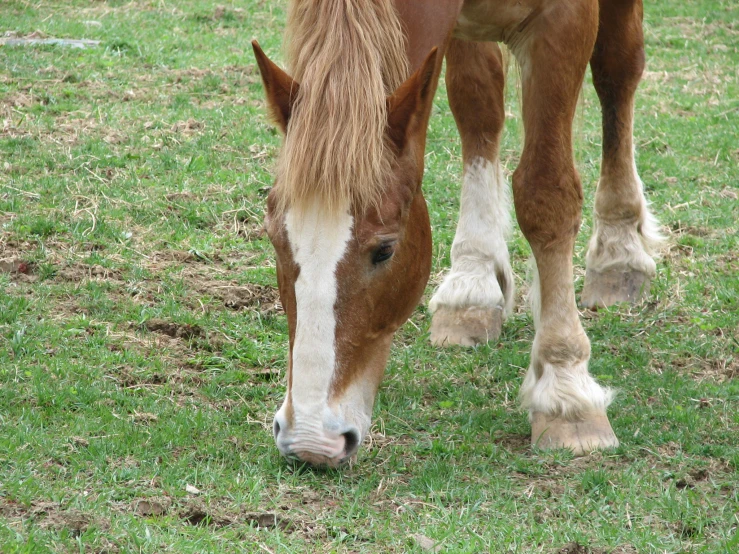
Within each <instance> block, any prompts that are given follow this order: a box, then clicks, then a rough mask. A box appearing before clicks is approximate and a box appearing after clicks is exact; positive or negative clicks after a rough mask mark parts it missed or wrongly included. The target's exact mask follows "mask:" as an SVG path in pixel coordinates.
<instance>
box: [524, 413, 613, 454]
mask: <svg viewBox="0 0 739 554" xmlns="http://www.w3.org/2000/svg"><path fill="white" fill-rule="evenodd" d="M531 445H532V446H534V447H536V448H546V449H549V448H569V449H570V450H572V453H573V454H574V455H575V456H583V455H585V454H588V453H590V452H592V451H593V450H603V449H605V448H615V447H616V446H618V439H617V438H616V434H615V433H614V432H613V428H611V423H610V422H609V421H608V416H607V415H605V414H599V415H590V416H588V417H586V418H585V419H583V420H581V421H567V420H566V419H564V418H563V417H554V418H549V417H547V416H546V415H544V414H543V413H541V412H534V413H533V414H532V415H531Z"/></svg>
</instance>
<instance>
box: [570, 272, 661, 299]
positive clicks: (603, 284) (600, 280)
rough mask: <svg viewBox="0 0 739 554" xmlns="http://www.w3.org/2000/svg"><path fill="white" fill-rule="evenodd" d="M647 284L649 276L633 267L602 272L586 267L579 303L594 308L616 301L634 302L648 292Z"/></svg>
mask: <svg viewBox="0 0 739 554" xmlns="http://www.w3.org/2000/svg"><path fill="white" fill-rule="evenodd" d="M649 285H650V278H649V276H648V275H647V274H646V273H643V272H641V271H637V270H634V269H629V270H626V271H622V270H619V269H612V270H607V271H603V272H600V271H595V270H593V269H588V270H586V271H585V286H584V287H583V289H582V295H581V296H580V304H581V305H582V307H583V308H596V307H605V306H611V305H612V304H616V303H617V302H636V301H637V300H640V299H641V298H643V297H645V296H647V295H648V294H649Z"/></svg>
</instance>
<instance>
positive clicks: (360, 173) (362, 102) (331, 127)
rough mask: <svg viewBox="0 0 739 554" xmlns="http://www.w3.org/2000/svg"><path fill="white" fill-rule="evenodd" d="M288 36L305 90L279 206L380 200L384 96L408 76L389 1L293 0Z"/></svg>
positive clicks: (280, 182) (386, 156) (332, 206)
mask: <svg viewBox="0 0 739 554" xmlns="http://www.w3.org/2000/svg"><path fill="white" fill-rule="evenodd" d="M286 38H287V59H288V65H289V69H290V71H291V72H292V75H293V77H294V79H295V80H296V81H297V82H298V83H300V88H299V92H298V94H297V97H296V99H295V102H294V104H293V109H292V113H291V116H290V123H289V126H288V130H287V134H286V137H285V143H284V145H283V148H282V151H281V153H280V156H279V159H278V163H277V186H276V188H275V191H276V199H277V209H278V210H281V211H284V210H285V209H286V208H288V207H295V206H300V205H305V204H306V203H309V202H311V203H312V202H316V201H317V202H318V203H319V204H320V205H322V206H324V207H325V209H327V210H328V211H335V210H337V209H340V208H341V207H344V206H346V205H347V204H348V205H352V206H353V207H354V208H355V209H357V210H360V211H362V210H364V209H366V208H367V207H369V206H370V205H373V204H374V205H377V204H379V200H380V197H381V196H382V193H383V190H384V186H385V184H386V182H387V174H388V172H389V169H390V151H389V148H388V146H387V144H386V140H387V139H386V127H387V101H386V99H387V96H388V95H389V94H391V93H392V92H393V91H394V90H395V89H396V88H397V87H399V86H400V84H402V82H403V81H404V79H405V78H406V77H407V74H408V62H407V59H406V56H405V37H404V34H403V30H402V27H401V24H400V20H399V18H398V15H397V13H396V12H395V8H394V6H393V4H392V2H391V0H378V1H373V2H367V1H366V0H326V1H323V2H317V1H315V0H294V1H293V2H292V3H291V5H290V9H289V13H288V24H287V30H286Z"/></svg>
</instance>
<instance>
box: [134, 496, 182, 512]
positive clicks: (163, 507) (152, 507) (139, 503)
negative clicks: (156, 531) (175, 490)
mask: <svg viewBox="0 0 739 554" xmlns="http://www.w3.org/2000/svg"><path fill="white" fill-rule="evenodd" d="M131 508H132V511H133V513H135V514H136V515H137V516H140V517H158V516H163V515H166V514H167V513H168V512H169V510H170V509H171V508H172V499H171V498H169V497H167V496H161V497H156V498H141V499H139V500H134V501H133V503H132V504H131Z"/></svg>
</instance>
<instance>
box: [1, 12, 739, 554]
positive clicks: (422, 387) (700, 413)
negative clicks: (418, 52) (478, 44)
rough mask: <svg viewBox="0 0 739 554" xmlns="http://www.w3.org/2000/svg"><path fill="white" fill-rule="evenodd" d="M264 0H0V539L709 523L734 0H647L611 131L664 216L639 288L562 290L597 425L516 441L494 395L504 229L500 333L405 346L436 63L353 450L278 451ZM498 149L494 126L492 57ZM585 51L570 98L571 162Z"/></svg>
mask: <svg viewBox="0 0 739 554" xmlns="http://www.w3.org/2000/svg"><path fill="white" fill-rule="evenodd" d="M285 7H286V1H285V0H276V1H273V2H268V1H265V0H241V1H234V2H228V1H225V0H224V1H223V2H221V3H218V2H213V1H208V0H181V1H176V2H175V1H172V0H108V1H91V0H53V1H50V0H30V1H29V0H3V2H2V5H1V6H0V31H1V32H2V33H6V34H5V37H6V38H8V37H10V36H11V35H9V34H7V33H8V32H13V33H15V35H14V36H17V37H27V36H29V35H31V34H32V33H36V34H35V35H33V36H36V37H42V38H43V37H55V38H85V39H92V40H98V41H100V44H99V45H97V46H95V47H90V48H86V49H74V48H69V47H64V46H59V45H56V46H54V45H51V46H49V45H32V46H16V47H11V46H0V113H1V117H0V119H1V120H2V128H1V129H0V550H1V551H2V552H3V553H16V552H17V553H21V552H28V553H37V552H86V553H88V552H99V553H102V552H108V553H112V552H145V553H148V552H164V551H169V552H178V553H190V552H192V553H195V552H273V553H278V552H382V553H385V552H432V551H439V552H453V553H464V552H469V553H477V552H520V553H532V552H541V553H545V554H552V553H557V552H564V553H571V554H574V553H586V552H589V553H596V554H606V553H614V554H616V553H619V554H626V553H678V552H685V553H688V552H695V553H698V552H701V553H702V552H705V553H719V552H727V553H729V552H737V551H739V533H738V532H737V528H738V527H739V492H738V487H737V483H738V480H739V410H738V406H739V238H738V237H739V227H738V224H737V221H738V220H739V141H738V140H737V124H738V122H739V73H738V71H737V68H738V67H739V23H737V22H739V5H737V3H736V2H734V1H733V0H702V1H701V2H694V1H685V2H674V1H672V0H653V1H648V2H647V6H646V7H645V37H646V44H647V70H646V73H645V75H644V79H643V81H642V84H641V87H640V92H639V94H638V97H637V108H636V129H635V143H636V145H637V163H638V166H639V170H640V173H641V176H642V179H643V181H644V184H645V188H646V191H647V196H648V199H649V200H651V202H652V209H653V211H654V213H655V215H656V216H657V217H658V218H659V220H660V222H661V224H662V225H663V230H664V232H665V234H667V235H668V241H667V246H666V249H665V251H664V254H663V256H662V258H661V260H660V261H659V262H658V270H657V271H658V275H657V278H656V279H655V281H654V283H653V285H652V292H651V295H650V296H649V298H648V299H646V300H644V301H643V302H640V303H638V304H636V305H633V306H629V305H619V306H617V307H614V308H611V309H607V310H599V311H586V312H583V314H582V317H583V323H584V326H585V329H586V331H587V333H588V335H589V337H590V339H591V341H592V360H591V366H590V367H591V372H592V374H593V375H594V376H595V377H596V378H597V379H598V380H599V381H600V382H601V383H604V384H607V385H610V386H613V387H615V388H617V389H618V390H619V391H620V394H619V396H618V397H617V399H616V401H615V402H614V404H613V405H612V406H611V408H610V410H609V415H610V418H611V422H612V424H613V427H614V430H615V432H616V434H617V435H618V437H619V438H620V440H621V446H620V447H619V448H618V449H616V450H613V451H607V452H602V453H594V454H591V455H590V456H586V457H582V458H573V457H572V456H571V455H570V454H569V453H567V452H563V451H551V452H542V451H533V450H532V449H531V447H530V446H529V424H528V422H527V418H526V415H525V414H524V413H522V412H521V411H520V410H519V409H518V407H517V403H516V396H517V393H518V389H519V386H520V384H521V379H522V377H523V375H524V373H525V370H526V368H527V366H528V359H529V351H530V348H531V340H532V339H533V333H534V331H533V322H532V318H531V316H530V313H529V312H528V310H527V308H526V306H525V301H524V296H525V292H526V289H527V280H526V266H527V259H528V257H529V248H528V245H527V244H526V241H525V240H524V239H523V237H522V236H521V234H520V232H518V230H516V231H515V233H514V236H513V239H512V240H511V242H510V250H511V256H512V261H513V266H514V270H515V271H516V277H517V282H516V284H517V288H518V293H517V305H516V310H515V312H514V315H513V316H512V317H511V318H510V319H509V320H508V322H507V323H506V324H505V326H504V329H503V335H502V337H501V340H500V341H499V342H497V343H494V344H489V345H487V346H482V347H477V348H474V349H465V348H458V347H454V348H448V349H440V348H435V347H432V346H431V345H430V343H429V341H428V326H429V322H430V318H429V317H428V312H427V307H426V303H427V302H428V298H429V297H430V294H431V292H432V291H433V290H434V288H435V287H436V285H437V284H438V283H439V281H440V278H441V275H442V274H443V271H444V270H445V268H448V266H449V250H450V246H451V242H452V238H453V234H454V228H455V225H456V219H457V210H458V206H459V188H460V178H461V169H462V168H461V160H460V149H459V139H458V137H457V134H456V129H455V126H454V121H453V118H452V116H451V114H450V111H449V108H448V106H447V101H446V97H445V92H444V90H443V86H442V87H441V88H440V90H439V91H438V92H437V96H436V100H435V107H434V115H433V116H432V120H431V126H430V132H429V140H428V146H427V153H426V173H425V177H424V190H425V193H426V198H427V200H428V202H429V211H430V215H431V221H432V225H433V233H434V261H433V269H432V277H431V281H430V283H429V287H428V289H427V294H426V296H425V297H424V303H422V304H421V305H420V306H419V307H418V308H417V310H416V311H415V313H414V315H413V317H412V319H411V320H410V321H409V322H408V323H407V324H406V325H405V326H404V327H403V328H402V329H401V330H400V331H399V332H398V334H397V336H396V340H395V343H394V346H393V350H392V354H391V358H390V361H389V364H388V369H387V375H386V379H385V381H384V384H383V387H382V389H381V391H380V393H379V395H378V400H377V404H376V406H375V417H374V426H373V429H372V432H371V435H370V438H369V440H368V441H367V442H366V443H365V445H364V447H363V449H362V450H360V453H359V457H358V459H357V462H356V464H354V465H353V466H351V467H346V468H343V469H341V470H326V471H317V470H313V469H309V468H305V467H293V466H291V465H289V464H287V463H286V462H285V461H284V460H283V459H282V458H281V457H280V456H279V454H278V452H277V449H276V447H275V445H274V441H273V438H272V432H271V420H272V416H273V414H274V411H275V409H276V408H277V407H278V404H279V402H281V400H282V397H283V393H284V382H283V380H284V375H285V358H286V348H287V323H286V321H285V317H284V315H283V313H282V311H281V307H280V304H279V297H278V295H277V292H276V289H275V286H276V278H275V267H274V256H273V252H272V247H271V245H270V243H269V240H268V239H267V237H266V236H264V235H263V233H262V232H261V223H262V217H263V207H264V203H265V197H266V194H267V192H268V190H269V187H270V186H271V183H272V177H271V168H272V166H273V163H274V160H275V157H276V153H277V151H278V149H279V145H280V140H281V139H280V136H279V134H278V133H277V131H276V130H275V129H274V128H273V127H272V126H271V125H270V124H269V122H268V120H267V117H266V110H265V105H264V96H263V91H262V85H261V82H260V79H259V75H258V72H257V70H256V67H255V63H254V58H253V55H252V52H251V46H250V41H251V40H252V39H254V38H257V39H258V40H259V41H260V44H261V45H262V47H263V48H264V49H265V51H266V52H267V53H268V55H270V56H271V57H273V59H276V60H277V61H281V60H282V55H281V50H280V48H281V43H282V36H281V32H282V25H283V22H284V18H285ZM509 75H510V76H511V79H510V81H509V86H508V94H507V96H508V104H507V112H508V118H507V123H506V132H505V136H504V143H503V149H502V154H501V156H502V162H503V164H504V166H505V168H506V171H507V174H508V175H510V173H511V172H512V171H513V169H514V168H515V167H516V163H517V160H518V156H519V153H520V146H521V143H522V139H521V124H520V112H519V109H518V93H517V90H516V86H515V70H514V68H512V69H511V72H510V73H509ZM589 79H590V77H589V75H588V77H586V83H585V87H584V91H583V95H582V101H581V106H580V109H579V115H578V118H577V120H576V123H575V126H576V133H575V134H576V137H577V138H576V140H575V149H576V159H577V165H578V169H579V171H580V173H581V176H582V180H583V186H584V189H585V194H586V202H585V204H586V207H585V212H584V218H583V225H582V229H581V231H580V235H579V240H578V244H577V247H576V253H575V255H576V260H575V261H576V278H577V282H576V290H577V292H578V294H579V291H580V290H581V288H582V280H583V274H584V254H585V245H586V241H587V238H588V237H589V236H590V225H591V221H592V198H593V192H594V189H595V184H596V182H597V178H598V171H599V165H600V140H601V139H600V112H599V108H598V102H597V98H596V95H595V92H594V90H593V88H592V86H591V85H590V82H589Z"/></svg>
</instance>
